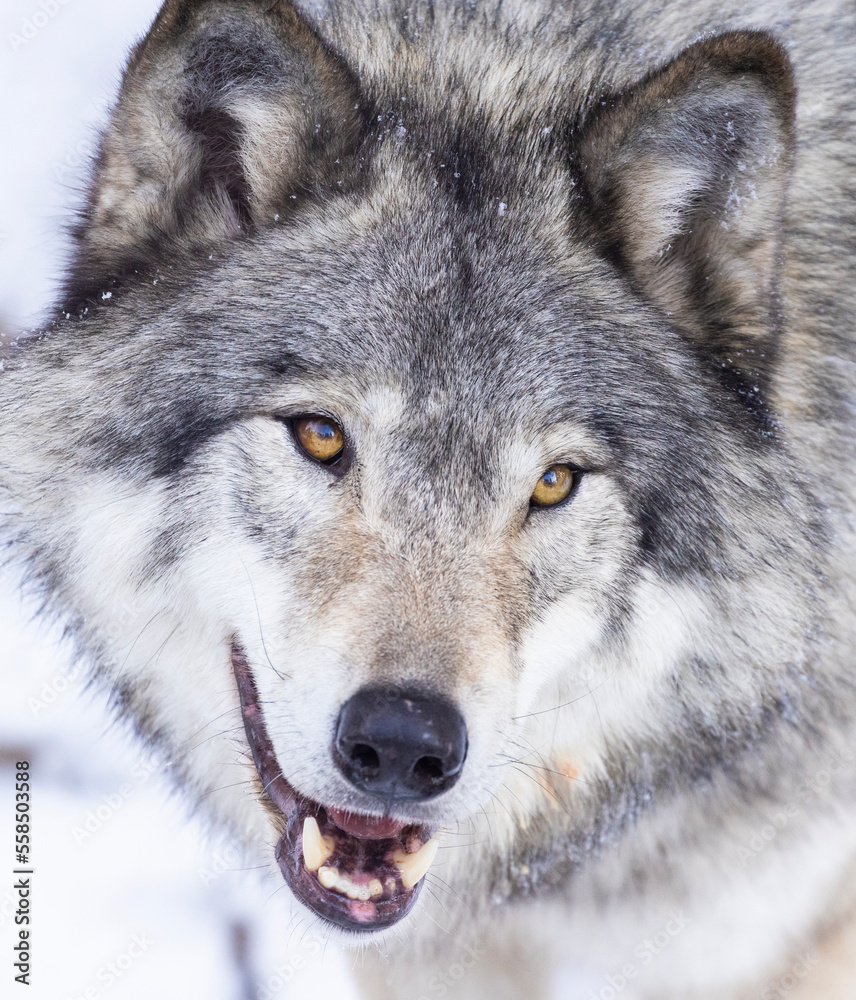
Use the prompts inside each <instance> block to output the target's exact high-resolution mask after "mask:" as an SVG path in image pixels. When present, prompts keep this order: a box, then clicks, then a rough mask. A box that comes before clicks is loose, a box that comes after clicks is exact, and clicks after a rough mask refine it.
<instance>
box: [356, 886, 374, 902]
mask: <svg viewBox="0 0 856 1000" xmlns="http://www.w3.org/2000/svg"><path fill="white" fill-rule="evenodd" d="M371 895H372V894H371V891H370V890H369V887H368V886H367V885H361V886H360V888H359V891H358V892H357V899H358V900H359V901H360V902H361V903H367V902H368V901H369V900H370V899H371Z"/></svg>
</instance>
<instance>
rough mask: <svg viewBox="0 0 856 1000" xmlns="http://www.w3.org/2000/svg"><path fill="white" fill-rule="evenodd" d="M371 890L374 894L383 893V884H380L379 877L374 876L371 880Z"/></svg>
mask: <svg viewBox="0 0 856 1000" xmlns="http://www.w3.org/2000/svg"><path fill="white" fill-rule="evenodd" d="M369 892H370V893H371V894H372V896H380V895H381V893H382V892H383V886H382V885H381V884H380V879H379V878H373V879H372V880H371V882H369Z"/></svg>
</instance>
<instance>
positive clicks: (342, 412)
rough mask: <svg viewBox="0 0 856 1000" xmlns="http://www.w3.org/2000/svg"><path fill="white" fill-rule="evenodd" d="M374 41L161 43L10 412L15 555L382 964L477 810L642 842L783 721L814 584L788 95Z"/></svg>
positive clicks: (237, 34) (117, 138)
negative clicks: (623, 834) (793, 427)
mask: <svg viewBox="0 0 856 1000" xmlns="http://www.w3.org/2000/svg"><path fill="white" fill-rule="evenodd" d="M426 11H427V8H426ZM375 17H376V20H375V22H374V23H373V24H371V25H369V26H368V27H365V29H364V32H363V33H360V32H356V31H355V30H354V29H353V24H352V26H351V30H350V32H348V31H346V30H345V29H344V28H343V27H342V25H341V24H339V23H338V22H336V21H333V22H331V23H329V24H326V25H325V24H314V25H311V24H310V23H309V22H308V21H307V20H306V19H305V18H304V17H303V16H301V15H300V14H298V13H297V11H296V10H295V8H294V7H292V6H291V5H290V4H288V3H285V2H275V3H271V2H265V3H261V2H253V3H246V2H240V3H239V2H229V0H209V2H203V0H169V2H168V3H167V4H166V6H165V7H164V9H163V10H162V12H161V14H160V15H159V16H158V18H157V20H156V22H155V24H154V26H153V28H152V30H151V32H150V34H149V36H148V37H147V38H146V39H145V40H144V41H143V42H142V43H141V45H140V46H139V47H138V48H137V50H136V51H135V53H134V55H133V57H132V59H131V62H130V65H129V68H128V71H127V74H126V77H125V81H124V83H123V86H122V91H121V95H120V98H119V101H118V103H117V105H116V108H115V111H114V113H113V116H112V120H111V122H110V125H109V128H108V129H107V130H106V133H105V135H104V138H103V141H102V145H101V149H100V153H99V156H98V159H97V163H96V165H95V170H94V180H93V185H92V190H91V196H90V199H89V201H88V204H87V207H86V210H85V213H84V216H83V218H82V220H81V223H80V226H79V231H78V246H77V251H76V255H75V259H74V262H73V265H72V272H71V276H70V279H69V281H68V284H67V288H66V292H65V295H64V299H63V302H62V309H61V311H60V313H59V314H58V316H57V319H56V321H55V322H54V323H53V324H52V325H51V326H50V327H49V329H47V330H46V331H45V332H44V333H43V334H42V335H40V336H39V337H37V338H34V339H32V340H30V341H28V342H23V343H22V345H21V347H20V349H19V350H18V351H17V352H16V353H15V354H14V356H12V357H11V358H9V359H8V361H7V364H6V370H5V372H4V374H3V377H2V381H0V416H2V423H0V460H2V468H1V469H0V489H2V493H3V502H2V509H3V512H4V514H5V525H6V530H7V533H8V537H9V538H10V539H11V541H12V544H13V545H14V546H15V548H16V551H17V552H18V554H19V555H20V556H21V557H22V558H23V559H25V560H26V562H27V564H28V566H29V567H30V571H31V574H32V578H33V579H34V581H36V582H37V583H38V584H39V585H40V586H41V587H42V588H43V591H44V593H45V594H46V595H47V597H48V600H49V603H50V606H51V607H52V608H53V609H54V610H55V611H56V612H57V613H59V614H61V615H62V616H64V618H65V619H66V620H67V621H68V622H69V624H70V626H71V628H72V630H73V632H74V634H75V636H76V637H77V639H78V641H79V644H80V649H81V655H86V656H88V657H89V658H90V659H91V661H92V662H93V664H94V667H95V670H96V671H97V672H98V673H99V674H100V675H102V676H103V678H104V680H105V682H106V683H107V684H109V685H110V686H111V687H112V690H113V691H114V692H115V695H116V699H117V701H118V703H119V704H120V706H121V708H122V710H124V711H125V712H128V713H131V714H132V715H133V716H134V717H135V718H136V719H137V720H138V722H139V725H140V727H141V729H142V730H143V731H144V732H145V733H146V734H147V735H149V736H150V737H151V738H152V739H154V740H156V741H158V742H160V743H161V744H162V745H163V746H164V747H165V748H167V752H168V753H170V754H172V755H173V756H174V759H175V761H176V766H177V769H178V770H179V771H180V772H181V773H182V774H183V775H184V777H185V779H186V781H187V783H188V784H189V785H190V786H191V787H192V789H193V790H194V791H195V792H198V793H199V794H201V795H205V797H206V799H207V801H208V802H209V804H210V805H211V806H212V808H213V810H214V811H215V813H216V814H217V815H218V816H219V817H220V818H221V819H222V820H223V821H224V822H225V823H227V824H230V825H231V826H232V827H233V828H234V829H235V830H236V831H238V833H239V834H240V835H241V836H243V837H245V838H246V839H247V840H248V841H250V842H252V843H253V844H255V845H257V846H258V848H259V850H260V851H262V852H263V853H264V854H265V856H267V857H270V858H272V852H273V851H274V849H275V852H276V858H277V861H278V864H279V868H280V870H281V872H282V874H283V876H284V877H285V878H286V880H287V881H288V883H289V885H290V886H291V887H292V888H293V889H294V891H295V894H296V895H297V896H298V898H299V899H300V900H301V901H302V902H303V903H305V904H306V906H308V907H309V908H310V909H311V910H313V911H314V912H315V913H316V914H318V915H320V916H321V917H323V918H324V919H325V920H326V921H328V922H329V923H332V924H337V925H339V926H340V927H344V928H346V929H348V930H356V931H362V932H371V931H377V930H379V929H380V928H382V927H385V926H389V925H390V924H392V923H395V922H397V921H398V920H399V919H400V918H401V917H402V916H403V915H404V914H405V913H406V912H408V911H409V910H410V908H411V906H412V904H413V902H414V901H415V899H416V895H417V892H418V888H419V885H420V884H421V876H422V875H423V874H424V870H425V868H426V867H427V865H428V863H430V861H431V859H432V858H433V854H434V851H435V849H436V848H435V843H436V841H433V840H432V839H431V835H432V833H434V832H435V831H438V830H441V829H445V830H446V831H454V829H455V828H456V827H457V826H459V825H460V824H466V823H467V822H468V821H469V820H470V819H471V818H472V817H474V816H476V815H477V814H478V812H479V810H481V809H483V808H485V807H486V806H487V805H488V804H489V803H490V802H491V801H492V800H499V801H501V802H503V804H504V805H505V807H506V808H507V809H508V810H509V811H510V813H511V814H512V815H515V814H516V815H517V816H518V818H521V817H523V816H526V817H531V816H532V815H537V814H538V812H539V810H544V809H550V808H551V807H552V806H553V805H555V802H556V801H562V802H563V803H572V805H573V808H572V810H571V812H570V813H569V815H568V817H567V819H566V820H564V822H565V823H566V825H567V832H568V836H569V837H571V836H574V835H575V832H578V831H579V830H580V829H582V828H583V827H585V826H586V825H587V824H588V825H589V826H590V825H591V824H592V823H595V822H596V821H598V820H597V817H601V819H602V817H603V816H605V815H607V814H609V815H612V817H613V819H612V822H614V823H615V824H618V825H620V824H621V823H623V822H625V821H626V819H627V818H628V817H630V816H631V815H632V814H633V813H634V812H635V810H637V809H638V808H642V806H643V804H647V806H649V807H650V806H655V805H656V804H657V803H658V802H659V801H663V800H665V799H666V798H667V797H668V796H669V795H670V794H672V793H673V792H674V790H675V789H676V788H679V787H680V788H686V787H687V786H689V785H692V783H693V782H696V781H699V780H701V778H702V777H707V778H709V777H710V773H711V771H712V770H713V771H721V772H723V773H727V772H729V769H733V768H735V767H736V766H737V764H736V762H738V761H739V760H740V759H741V758H742V757H743V756H745V755H746V754H751V753H752V749H753V747H754V746H756V744H757V742H758V740H759V739H760V738H761V737H769V735H770V733H771V732H773V731H775V730H776V729H777V727H780V726H783V725H785V724H786V723H787V721H788V720H789V719H790V720H793V718H794V715H795V713H798V712H799V710H800V705H801V698H802V693H801V692H802V687H801V685H802V684H803V681H804V679H805V677H806V674H807V672H810V671H811V663H812V662H813V657H814V645H813V644H814V642H815V639H816V636H817V635H818V629H819V625H820V624H821V623H820V622H819V621H818V620H817V617H816V613H815V611H814V608H815V603H814V600H813V596H812V595H813V594H814V591H815V587H816V568H815V567H816V565H817V559H818V556H817V553H818V552H819V551H820V549H821V548H822V546H823V544H824V543H823V525H822V522H821V521H820V519H819V517H818V515H817V514H816V512H815V510H814V507H815V505H814V503H813V500H812V494H811V487H810V485H809V483H808V482H807V477H806V476H805V475H804V474H803V473H802V472H801V471H800V470H799V469H798V468H797V467H796V465H795V463H794V462H793V461H792V459H791V458H790V456H789V453H788V447H787V442H786V441H785V440H784V439H783V435H782V434H781V433H780V421H779V416H778V413H777V405H776V399H777V395H776V394H777V382H776V352H777V344H778V335H779V330H778V324H779V316H780V309H779V305H778V300H777V275H778V270H779V264H780V258H781V254H782V246H781V239H780V234H781V219H782V213H783V206H784V198H785V193H786V186H787V177H788V170H789V163H790V156H791V146H792V135H791V133H792V118H793V102H794V92H793V83H792V78H791V73H790V69H789V65H788V61H787V58H786V56H785V54H784V53H783V51H782V49H781V48H780V47H779V46H778V45H777V44H776V43H775V42H774V41H773V40H772V39H771V38H770V37H768V36H766V35H764V34H760V33H750V32H747V33H732V34H727V35H723V36H720V37H713V38H709V39H707V40H704V41H700V42H697V43H695V44H693V45H691V46H690V47H689V48H686V49H685V50H684V51H681V52H679V53H677V54H671V58H666V57H665V55H664V58H663V59H662V61H661V62H660V63H658V64H657V65H652V66H651V67H649V72H648V75H647V76H645V75H643V74H641V73H638V74H636V76H637V78H636V79H635V80H630V79H628V80H621V79H620V78H619V76H617V75H616V74H615V72H613V70H612V69H610V68H609V66H610V64H609V63H608V54H605V53H601V54H600V55H598V52H597V51H596V50H594V49H588V50H586V55H585V57H584V58H583V56H582V55H580V56H579V57H577V58H576V59H575V58H574V56H573V55H572V54H569V52H570V50H569V49H568V47H567V45H565V46H564V47H562V48H561V49H559V48H558V47H557V46H556V45H555V44H553V43H552V42H551V39H550V37H548V36H547V35H545V34H544V32H541V33H540V34H539V31H537V30H534V29H533V30H530V28H529V27H528V26H525V25H520V26H517V27H515V25H514V23H511V24H510V25H507V26H506V30H503V31H502V32H494V31H492V30H491V29H490V28H489V27H488V26H486V22H485V23H484V24H483V23H482V21H480V20H478V19H476V20H472V19H469V18H468V17H466V16H465V15H464V14H463V13H460V14H459V13H456V9H450V10H449V11H448V12H447V13H446V15H445V16H444V18H441V17H440V15H439V14H437V15H436V18H435V21H434V23H433V24H432V23H429V22H430V19H428V15H427V13H426V14H425V18H426V20H425V21H424V23H421V25H420V26H419V30H417V26H416V25H415V24H408V23H404V22H400V21H398V20H396V19H394V18H392V16H391V15H390V17H389V19H388V21H387V20H385V19H384V18H383V17H382V16H380V15H375ZM580 45H582V43H580ZM580 51H581V52H582V51H583V50H582V48H581V49H580ZM557 53H558V54H557ZM615 80H618V81H619V82H618V83H617V84H616V83H615V82H614V81H615ZM606 81H613V82H612V83H611V84H609V85H608V84H607V82H606ZM533 778H534V779H536V780H533ZM577 778H579V779H580V780H579V781H576V780H574V779H577ZM629 789H630V790H632V794H631V793H630V792H628V790H629ZM610 802H611V803H613V804H614V803H622V805H621V807H620V808H618V807H616V808H615V809H613V810H612V812H611V813H610V812H609V809H607V808H606V806H607V805H608V804H609V803H610ZM513 838H514V824H513V823H506V824H504V825H500V827H499V829H498V831H497V836H496V841H495V842H494V843H493V847H491V846H490V845H487V844H484V845H482V846H480V847H474V848H471V849H469V855H468V849H467V848H465V847H456V846H454V844H455V843H456V842H455V840H454V838H452V837H451V836H450V838H449V839H448V840H447V844H448V845H451V846H449V849H448V850H447V851H445V852H444V855H445V857H446V862H447V865H448V868H447V872H450V871H454V872H455V873H456V874H455V876H454V877H455V879H456V881H457V883H458V886H459V887H461V886H465V885H466V883H467V880H468V879H472V878H475V877H476V875H474V874H473V872H474V871H475V870H476V869H477V868H478V865H477V864H476V863H475V861H474V860H473V859H474V857H475V855H476V854H477V853H478V852H479V851H481V852H490V851H491V850H493V849H498V850H500V849H502V847H503V845H505V846H507V845H508V843H509V842H510V841H512V840H513ZM447 877H449V876H448V874H447Z"/></svg>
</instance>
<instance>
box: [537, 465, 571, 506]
mask: <svg viewBox="0 0 856 1000" xmlns="http://www.w3.org/2000/svg"><path fill="white" fill-rule="evenodd" d="M578 475H579V473H578V472H575V471H574V469H572V468H571V466H570V465H551V466H550V468H549V469H547V471H546V472H545V473H544V475H543V476H541V478H540V479H539V480H538V482H537V484H536V486H535V489H534V490H533V491H532V497H531V503H532V504H533V505H534V506H535V507H554V506H555V505H556V504H557V503H561V502H562V501H563V500H565V499H567V497H569V496H570V494H571V490H572V489H573V488H574V484H575V483H576V481H577V477H578Z"/></svg>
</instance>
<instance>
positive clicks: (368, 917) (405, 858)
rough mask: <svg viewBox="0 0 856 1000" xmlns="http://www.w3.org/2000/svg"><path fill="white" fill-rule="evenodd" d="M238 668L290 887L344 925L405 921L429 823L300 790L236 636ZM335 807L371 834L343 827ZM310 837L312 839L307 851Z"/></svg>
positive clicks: (370, 927) (356, 928) (358, 927)
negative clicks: (321, 799) (333, 802)
mask: <svg viewBox="0 0 856 1000" xmlns="http://www.w3.org/2000/svg"><path fill="white" fill-rule="evenodd" d="M232 668H233V670H234V673H235V680H236V683H237V686H238V694H239V696H240V700H241V713H242V716H243V720H244V728H245V731H246V734H247V742H248V743H249V746H250V749H251V751H252V754H253V760H254V761H255V765H256V770H257V771H258V774H259V778H260V779H261V783H262V787H263V788H264V793H265V795H266V797H267V799H268V802H269V804H270V805H271V806H272V807H273V808H274V809H275V811H276V812H277V813H278V814H279V815H280V817H281V820H282V823H283V824H284V832H283V834H282V836H281V837H280V840H279V842H278V843H277V846H276V850H275V857H276V860H277V863H278V865H279V869H280V872H281V873H282V876H283V878H284V879H285V882H286V884H287V885H288V886H289V888H290V889H291V891H292V892H293V893H294V895H295V896H296V897H297V899H298V900H300V902H301V903H303V904H304V905H305V906H307V907H308V908H309V909H310V910H312V911H313V913H315V914H317V915H318V916H319V917H321V918H322V919H324V920H326V921H328V922H329V923H331V924H335V925H336V926H338V927H341V928H343V929H344V930H348V931H352V932H357V933H360V934H367V933H371V932H375V931H380V930H383V929H385V928H387V927H391V926H392V925H393V924H396V923H398V922H399V921H400V920H401V919H402V918H403V917H404V916H405V915H406V914H407V913H409V912H410V910H411V909H412V908H413V905H414V904H415V902H416V900H417V898H418V896H419V893H420V890H421V888H422V881H421V880H420V881H417V882H416V884H415V885H408V884H406V882H407V881H409V880H410V879H409V878H408V877H407V875H406V874H405V873H406V872H407V871H408V866H411V867H412V864H413V860H412V859H414V858H415V856H416V854H417V853H418V852H419V851H420V849H421V848H422V847H423V846H424V845H425V844H426V843H427V842H428V841H429V839H430V832H429V831H428V830H426V829H425V828H424V827H422V826H405V825H400V824H397V823H395V822H393V821H390V820H388V819H386V820H378V819H376V818H372V817H368V816H349V815H348V814H347V813H344V812H340V811H339V810H328V809H326V808H325V807H324V806H323V805H321V804H320V803H318V802H314V801H312V800H311V799H308V798H306V797H305V796H303V795H301V794H300V793H299V792H297V790H296V789H294V788H293V787H292V786H291V785H290V784H289V783H288V781H287V780H286V779H285V777H284V776H283V774H282V770H281V769H280V767H279V764H278V762H277V759H276V754H275V752H274V750H273V746H272V744H271V742H270V739H269V737H268V734H267V729H266V727H265V722H264V717H263V715H262V709H261V704H260V700H259V696H258V690H257V688H256V684H255V679H254V677H253V673H252V669H251V668H250V665H249V662H248V660H247V657H246V654H245V653H244V651H243V649H242V648H241V646H240V645H239V643H238V642H237V640H233V642H232ZM331 812H332V813H334V814H335V815H336V817H337V818H338V819H339V821H340V822H341V823H343V824H344V825H345V826H349V827H351V829H353V828H354V827H356V828H357V829H359V831H360V833H361V834H366V836H354V834H353V833H349V832H348V831H347V830H346V829H343V828H342V827H341V826H339V825H338V824H337V823H336V822H334V820H333V818H332V817H331V815H330V813H331ZM307 820H309V826H308V827H307ZM313 821H314V823H315V824H317V827H315V826H313ZM313 831H315V832H313ZM304 836H309V837H310V839H311V840H312V843H311V844H308V845H307V848H306V851H304ZM307 853H308V854H309V855H310V858H309V862H307V858H306V854H307ZM319 861H321V863H320V864H319V863H318V862H319ZM411 877H412V876H411Z"/></svg>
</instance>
